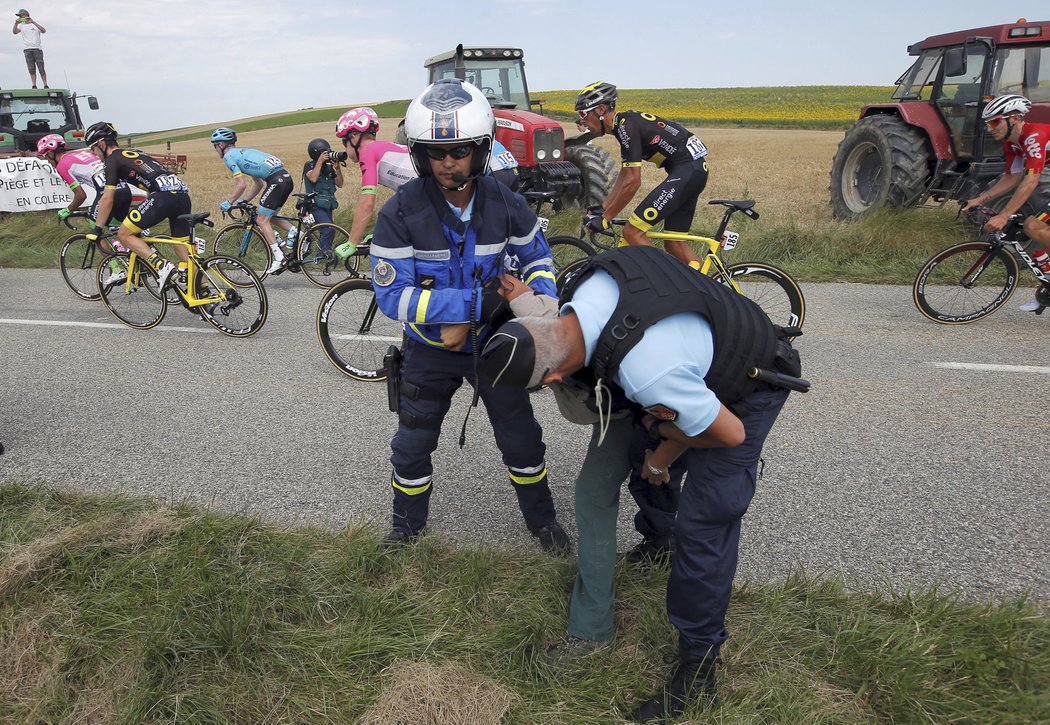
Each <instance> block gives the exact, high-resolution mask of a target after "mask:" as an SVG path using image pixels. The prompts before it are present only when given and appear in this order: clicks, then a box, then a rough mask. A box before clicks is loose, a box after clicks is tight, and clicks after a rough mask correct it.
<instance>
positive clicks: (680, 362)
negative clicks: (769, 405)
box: [561, 269, 721, 436]
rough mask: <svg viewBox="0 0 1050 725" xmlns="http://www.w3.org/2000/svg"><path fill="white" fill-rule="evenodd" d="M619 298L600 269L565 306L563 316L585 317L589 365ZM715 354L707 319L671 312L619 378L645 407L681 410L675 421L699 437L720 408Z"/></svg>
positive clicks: (623, 367)
mask: <svg viewBox="0 0 1050 725" xmlns="http://www.w3.org/2000/svg"><path fill="white" fill-rule="evenodd" d="M619 299H620V288H619V286H617V284H616V280H614V279H613V278H612V276H610V275H609V274H608V273H607V272H605V271H604V270H600V269H599V270H595V271H594V272H593V273H592V274H591V275H590V276H589V277H587V279H585V280H584V281H583V282H582V283H581V284H580V285H579V286H578V287H577V288H576V292H574V293H573V296H572V301H571V302H567V303H565V304H564V305H563V306H562V308H561V314H562V315H565V314H566V313H568V312H570V311H571V312H575V313H576V317H577V318H578V319H579V321H580V329H581V330H582V331H583V341H584V345H585V347H586V362H587V364H589V363H590V361H591V358H592V357H593V356H594V348H595V345H596V344H597V343H598V336H599V335H600V334H601V331H602V328H604V327H605V324H606V323H607V322H608V321H609V318H610V317H611V316H612V313H613V311H614V310H615V309H616V303H617V302H618V301H619ZM713 357H714V337H713V336H712V334H711V326H710V324H708V322H707V320H705V319H704V318H703V317H702V316H700V315H698V314H695V313H692V312H688V313H683V314H680V315H671V316H670V317H665V318H664V319H662V320H660V321H659V322H657V323H656V324H655V325H652V326H651V327H649V328H648V329H646V331H645V334H644V335H643V336H642V339H641V341H639V342H638V344H637V345H635V346H634V347H633V348H631V351H630V352H628V353H627V355H626V356H625V357H624V359H623V362H622V363H621V364H620V369H619V371H618V372H617V374H616V378H615V380H614V382H615V383H616V384H617V385H619V386H620V387H621V388H623V391H624V393H626V394H627V397H628V398H630V399H631V400H633V401H635V402H636V403H638V404H639V405H641V406H642V407H643V408H648V407H650V406H654V405H662V406H665V407H667V408H670V409H671V410H673V411H675V412H677V413H678V418H677V419H676V420H675V421H674V424H675V425H676V426H678V428H679V429H680V430H681V431H682V432H683V433H685V434H686V435H690V436H694V435H698V434H700V433H703V432H704V431H705V430H707V429H708V427H710V425H711V424H712V423H714V421H715V418H717V417H718V413H719V411H720V410H721V403H720V402H719V401H718V398H717V397H715V394H714V393H713V392H711V390H709V389H708V387H707V385H706V384H705V383H704V376H705V375H707V371H708V370H709V369H710V368H711V360H712V359H713Z"/></svg>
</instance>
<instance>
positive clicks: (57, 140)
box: [36, 133, 66, 156]
mask: <svg viewBox="0 0 1050 725" xmlns="http://www.w3.org/2000/svg"><path fill="white" fill-rule="evenodd" d="M59 149H61V150H63V151H65V149H66V140H65V139H64V138H62V137H61V136H59V135H58V134H57V133H49V134H48V135H47V136H44V137H43V138H42V139H40V140H39V141H37V142H36V152H37V153H38V154H40V155H41V156H43V155H44V154H46V153H48V152H49V151H58V150H59Z"/></svg>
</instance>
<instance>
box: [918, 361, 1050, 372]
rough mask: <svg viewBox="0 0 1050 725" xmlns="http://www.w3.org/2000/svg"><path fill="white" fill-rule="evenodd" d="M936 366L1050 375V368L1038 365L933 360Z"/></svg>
mask: <svg viewBox="0 0 1050 725" xmlns="http://www.w3.org/2000/svg"><path fill="white" fill-rule="evenodd" d="M927 364H928V365H933V366H934V367H935V368H943V369H945V370H980V371H982V372H990V373H1038V374H1041V375H1050V368H1044V367H1038V366H1036V365H982V364H980V363H955V362H931V363H927Z"/></svg>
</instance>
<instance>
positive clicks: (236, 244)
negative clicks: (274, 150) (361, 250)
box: [212, 192, 360, 288]
mask: <svg viewBox="0 0 1050 725" xmlns="http://www.w3.org/2000/svg"><path fill="white" fill-rule="evenodd" d="M293 196H295V197H297V201H296V202H295V209H296V216H294V217H290V216H281V215H279V214H276V215H274V217H273V218H274V219H280V220H284V221H287V222H291V223H292V224H294V229H295V233H296V234H295V239H296V241H295V243H294V244H295V248H294V250H293V249H291V248H290V247H289V246H288V245H287V244H284V245H282V246H283V249H284V252H285V254H286V255H287V256H288V257H289V258H290V259H289V261H288V265H287V267H286V268H287V269H288V270H289V271H291V272H302V273H303V274H304V275H306V278H307V279H308V280H310V282H311V284H313V285H315V286H317V287H321V288H327V287H331V286H332V285H333V284H335V283H336V282H337V281H338V280H339V279H343V277H342V275H341V274H338V273H337V270H338V269H339V268H340V267H342V268H344V269H345V270H346V271H347V273H349V272H350V271H351V268H353V267H355V265H356V264H357V263H358V261H359V259H360V257H350V258H348V259H347V260H346V261H343V260H340V259H338V258H336V256H335V254H334V253H333V252H332V250H334V249H335V248H336V247H338V246H339V245H340V244H342V243H343V242H345V241H347V240H348V239H350V234H349V233H348V232H347V231H346V230H345V229H343V228H342V227H341V226H339V225H338V224H333V223H330V222H314V221H313V215H312V214H311V213H310V212H309V211H308V209H309V208H310V207H311V206H312V204H313V200H314V198H315V197H316V196H317V194H316V192H313V193H310V194H293ZM223 214H224V215H229V216H230V217H231V218H233V219H234V222H233V223H232V224H228V225H226V226H225V227H223V228H222V229H220V230H219V231H218V232H217V233H216V234H215V240H214V241H213V242H212V252H213V253H215V254H224V255H226V256H229V257H236V258H237V259H240V260H241V261H243V262H244V263H245V264H247V265H248V266H249V267H251V268H252V270H253V271H254V272H255V273H256V274H257V275H258V276H259V279H266V277H267V276H268V273H267V270H268V269H269V268H270V265H271V264H272V263H273V250H272V249H270V245H269V244H267V243H266V240H265V239H264V238H263V235H262V232H260V231H259V228H258V207H257V206H256V205H254V204H251V203H249V202H246V201H240V202H238V203H237V204H235V205H234V206H233V208H231V209H230V210H229V211H228V212H223ZM275 233H276V231H275Z"/></svg>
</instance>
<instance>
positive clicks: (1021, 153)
mask: <svg viewBox="0 0 1050 725" xmlns="http://www.w3.org/2000/svg"><path fill="white" fill-rule="evenodd" d="M1031 108H1032V102H1031V101H1029V100H1028V99H1027V98H1025V97H1024V96H1018V95H1015V94H1007V95H1004V96H998V97H997V98H993V99H992V100H991V101H989V102H988V105H987V106H985V107H984V111H983V112H982V113H981V118H982V119H983V120H984V122H985V124H986V125H987V126H988V131H989V133H991V134H992V136H993V138H995V139H996V140H997V141H1002V142H1003V153H1004V155H1005V156H1006V173H1005V174H1004V175H1003V176H1002V178H1000V179H999V180H998V181H997V182H995V183H994V184H992V186H991V188H989V189H988V190H987V191H984V192H982V193H981V194H978V195H977V196H975V197H974V198H972V199H970V200H969V201H967V202H966V204H964V205H963V211H969V210H970V209H972V208H973V207H976V206H981V205H983V204H987V203H988V202H990V201H992V200H993V199H998V198H999V197H1000V196H1005V195H1006V194H1008V193H1009V192H1011V191H1012V192H1013V195H1012V196H1011V197H1010V198H1009V199H1008V200H1007V202H1006V205H1005V206H1003V208H1002V210H1001V211H1000V212H999V213H998V214H996V215H995V216H993V217H992V218H991V219H989V220H988V221H987V222H985V224H984V228H985V229H988V230H989V231H993V232H995V231H1000V230H1001V229H1003V228H1004V227H1005V226H1006V223H1007V222H1008V221H1009V219H1010V216H1011V215H1012V214H1016V213H1017V212H1018V211H1020V210H1021V208H1022V207H1023V206H1024V205H1025V203H1026V202H1029V203H1031V205H1032V209H1033V210H1034V213H1033V214H1032V215H1030V216H1028V217H1027V218H1026V219H1025V220H1024V233H1025V234H1027V235H1028V238H1029V239H1031V240H1032V241H1033V242H1035V243H1036V244H1038V245H1039V246H1040V247H1041V248H1042V250H1043V251H1044V252H1047V253H1050V167H1047V166H1046V155H1047V153H1050V124H1045V123H1026V122H1025V120H1024V117H1025V114H1027V113H1028V111H1029V110H1031ZM1044 269H1046V266H1045V265H1044ZM1041 308H1042V304H1040V302H1039V301H1038V300H1034V299H1033V300H1031V301H1029V302H1026V303H1024V304H1023V305H1021V309H1022V310H1023V311H1025V312H1037V311H1039V310H1040V309H1041Z"/></svg>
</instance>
